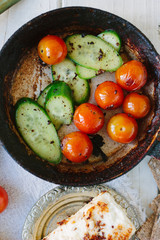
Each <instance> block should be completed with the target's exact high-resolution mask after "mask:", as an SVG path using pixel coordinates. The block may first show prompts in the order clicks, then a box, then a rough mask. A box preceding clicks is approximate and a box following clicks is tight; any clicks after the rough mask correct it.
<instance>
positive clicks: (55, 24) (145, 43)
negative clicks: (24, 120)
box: [0, 7, 160, 186]
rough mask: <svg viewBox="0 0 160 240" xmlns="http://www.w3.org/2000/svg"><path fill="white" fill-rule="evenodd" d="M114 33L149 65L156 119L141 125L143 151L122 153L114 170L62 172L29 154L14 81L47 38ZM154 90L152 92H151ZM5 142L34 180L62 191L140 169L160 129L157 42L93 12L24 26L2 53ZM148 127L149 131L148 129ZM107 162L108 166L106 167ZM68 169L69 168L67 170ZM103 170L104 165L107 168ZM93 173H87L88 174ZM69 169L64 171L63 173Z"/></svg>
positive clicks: (61, 12) (0, 102)
mask: <svg viewBox="0 0 160 240" xmlns="http://www.w3.org/2000/svg"><path fill="white" fill-rule="evenodd" d="M105 29H114V30H115V31H117V32H118V34H119V35H120V37H121V39H122V45H123V48H124V49H125V51H126V52H128V54H129V55H132V56H133V57H136V58H137V59H139V60H140V61H142V62H143V63H144V65H145V66H146V68H147V71H148V82H147V87H148V92H149V93H150V92H151V95H152V100H151V101H152V115H151V116H150V118H149V119H144V120H141V122H140V124H141V128H142V129H143V130H142V131H141V133H140V134H139V138H138V145H137V146H136V147H135V148H134V149H132V150H131V151H129V152H128V153H127V154H125V155H124V156H121V155H119V154H118V153H117V155H116V154H115V156H114V158H115V161H114V162H113V163H112V164H108V165H104V167H101V163H99V164H98V165H96V166H95V167H94V164H92V168H90V166H89V165H90V163H88V162H86V163H85V164H83V165H82V166H81V171H76V170H75V168H74V169H72V168H71V166H70V165H69V167H68V168H67V167H66V169H65V171H62V170H61V168H59V167H57V166H54V165H52V164H50V163H48V162H47V161H44V160H43V159H40V158H39V157H37V156H36V155H35V154H34V153H33V152H32V151H29V149H28V147H27V146H26V144H25V143H24V141H23V140H22V139H21V137H20V136H19V134H18V132H17V130H16V128H15V121H14V106H13V103H12V99H11V96H10V89H11V86H12V83H13V82H12V81H13V76H14V74H15V72H16V71H17V69H18V68H20V62H21V59H22V58H23V57H24V55H25V54H26V53H27V51H29V50H30V49H31V48H33V47H35V46H37V44H38V42H39V40H40V39H41V38H42V37H43V36H45V35H47V34H55V35H59V36H61V37H66V36H68V35H71V34H74V33H89V34H93V35H97V34H99V33H100V32H102V31H104V30H105ZM150 89H152V90H150ZM0 90H1V91H0V138H1V141H2V143H3V145H4V147H5V149H6V150H7V151H8V152H9V154H10V155H11V156H12V158H13V159H14V160H15V161H16V162H17V163H19V164H20V165H21V166H22V167H23V168H25V169H26V170H28V171H29V172H31V173H33V174H34V175H36V176H38V177H40V178H42V179H45V180H47V181H50V182H54V183H56V184H62V185H74V186H75V185H77V186H78V185H79V186H83V185H92V184H99V183H103V182H107V181H110V180H112V179H114V178H116V177H118V176H120V175H122V174H124V173H126V172H127V171H129V170H130V169H132V168H133V167H134V166H136V165H137V164H138V163H139V162H140V161H141V160H142V158H143V157H144V156H145V155H146V153H147V152H148V151H149V149H150V148H151V146H152V145H153V143H154V142H155V139H156V137H157V134H158V132H159V129H160V104H159V103H160V56H159V55H158V53H157V52H156V50H155V49H154V47H153V45H152V44H151V42H150V41H149V40H148V39H147V38H146V37H145V36H144V35H143V34H142V33H141V32H140V31H139V30H138V29H137V28H136V27H135V26H133V25H132V24H131V23H129V22H127V21H126V20H124V19H122V18H120V17H118V16H115V15H113V14H111V13H108V12H105V11H101V10H98V9H93V8H87V7H69V8H61V9H57V10H54V11H50V12H47V13H45V14H42V15H40V16H38V17H36V18H34V19H33V20H31V21H30V22H28V23H26V24H25V25H24V26H22V27H21V28H20V29H19V30H18V31H17V32H15V33H14V34H13V35H12V36H11V38H10V39H9V40H8V41H7V43H6V44H5V45H4V47H3V48H2V50H1V53H0ZM143 125H145V128H143ZM102 162H103V161H102ZM62 165H63V164H62ZM102 165H103V163H102ZM86 168H87V171H85V170H86ZM62 169H63V168H62Z"/></svg>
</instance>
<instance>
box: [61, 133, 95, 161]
mask: <svg viewBox="0 0 160 240" xmlns="http://www.w3.org/2000/svg"><path fill="white" fill-rule="evenodd" d="M61 148H62V153H63V155H64V156H65V157H66V158H67V159H68V160H70V161H72V162H75V163H81V162H84V161H86V160H87V159H88V158H89V157H90V155H91V154H92V151H93V145H92V142H91V140H90V139H89V137H88V136H87V134H85V133H82V132H79V131H76V132H72V133H69V134H68V135H66V136H65V137H64V138H63V140H62V143H61Z"/></svg>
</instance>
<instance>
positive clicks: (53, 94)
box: [45, 81, 74, 130]
mask: <svg viewBox="0 0 160 240" xmlns="http://www.w3.org/2000/svg"><path fill="white" fill-rule="evenodd" d="M45 109H46V111H47V113H48V116H49V117H50V119H51V121H52V123H53V124H54V126H55V128H56V129H57V130H58V129H59V128H60V127H61V125H62V124H70V123H71V121H72V117H73V113H74V104H73V100H72V92H71V89H70V88H69V86H68V85H67V84H66V83H65V82H60V81H55V82H54V83H53V85H52V87H51V88H50V90H49V92H48V94H47V97H46V103H45Z"/></svg>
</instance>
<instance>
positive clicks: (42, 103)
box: [37, 83, 53, 108]
mask: <svg viewBox="0 0 160 240" xmlns="http://www.w3.org/2000/svg"><path fill="white" fill-rule="evenodd" d="M52 85H53V83H51V84H49V85H48V86H47V87H46V88H45V89H44V90H43V91H42V93H41V94H40V95H39V97H38V99H37V103H38V104H39V105H40V106H41V107H43V108H44V107H45V101H46V96H47V93H48V92H49V90H50V88H51V87H52Z"/></svg>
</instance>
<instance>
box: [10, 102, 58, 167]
mask: <svg viewBox="0 0 160 240" xmlns="http://www.w3.org/2000/svg"><path fill="white" fill-rule="evenodd" d="M15 120H16V125H17V129H18V131H19V132H20V134H21V136H22V137H23V139H24V140H25V142H26V143H27V144H28V146H29V147H30V148H31V149H32V150H33V151H34V152H35V153H36V154H37V155H38V156H39V157H41V158H42V159H44V160H47V161H49V162H52V163H55V164H57V163H59V162H60V161H61V157H62V154H61V149H60V140H59V138H58V135H57V132H56V129H55V127H54V125H53V124H52V122H51V120H50V118H49V117H48V116H47V114H46V112H45V111H44V109H43V108H42V107H40V106H39V105H38V104H37V103H36V102H35V101H34V100H32V99H30V98H22V99H20V100H19V101H18V102H17V103H16V112H15Z"/></svg>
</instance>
